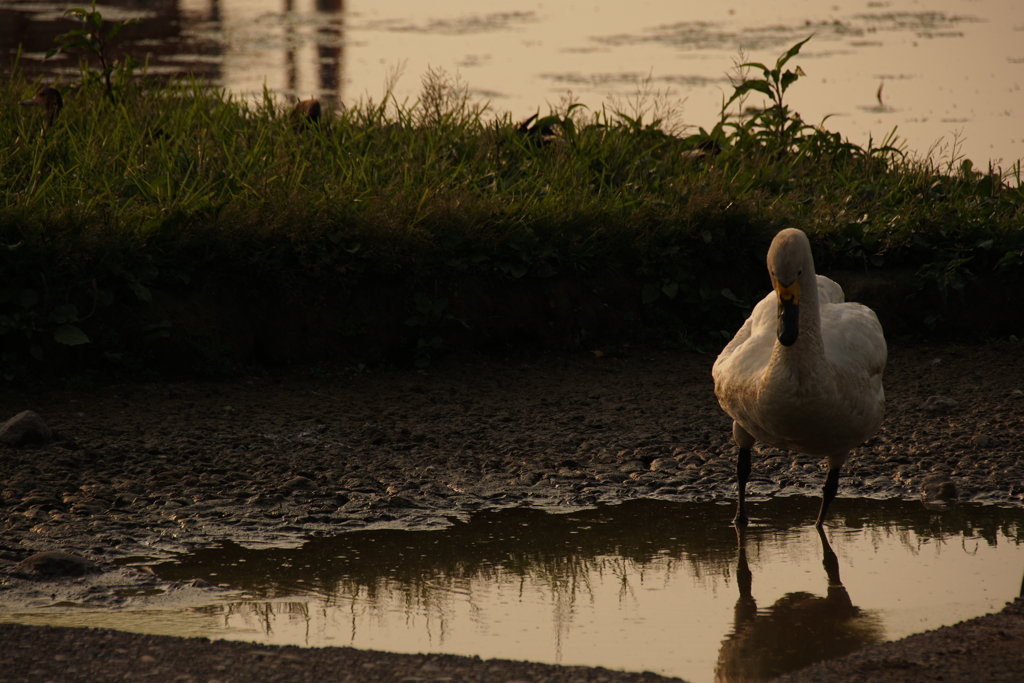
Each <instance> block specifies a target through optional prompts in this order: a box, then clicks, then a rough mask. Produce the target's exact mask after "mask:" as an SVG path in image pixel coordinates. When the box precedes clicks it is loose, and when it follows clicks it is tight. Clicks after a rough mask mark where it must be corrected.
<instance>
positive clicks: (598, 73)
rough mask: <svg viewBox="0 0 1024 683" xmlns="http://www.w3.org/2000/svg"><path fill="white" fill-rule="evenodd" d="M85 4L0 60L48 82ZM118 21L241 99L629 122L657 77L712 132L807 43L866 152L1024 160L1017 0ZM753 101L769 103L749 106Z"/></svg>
mask: <svg viewBox="0 0 1024 683" xmlns="http://www.w3.org/2000/svg"><path fill="white" fill-rule="evenodd" d="M82 4H83V3H74V2H72V3H67V4H65V3H53V2H35V1H32V0H20V1H18V0H0V53H2V54H0V58H2V59H3V62H4V63H3V68H4V69H5V70H8V69H9V68H10V66H9V65H10V63H11V60H12V59H13V55H14V54H15V53H16V51H17V48H18V45H22V46H23V47H22V49H23V54H22V66H23V68H24V69H25V70H26V71H29V72H31V73H45V75H46V77H47V78H52V77H54V76H55V75H58V74H63V76H62V77H63V78H65V79H68V78H73V76H74V70H75V60H74V59H68V58H66V59H63V60H57V61H54V62H49V63H47V64H45V65H44V64H42V62H41V60H42V57H43V55H44V54H45V52H46V50H48V49H49V48H50V47H51V46H52V45H53V37H54V36H55V35H57V34H58V33H60V32H62V31H64V30H67V29H68V28H69V27H70V26H71V25H70V24H69V23H68V22H66V20H65V21H61V20H60V17H61V14H62V12H63V11H64V10H65V9H66V8H68V7H75V6H80V5H82ZM100 9H101V11H102V12H103V13H104V16H107V17H110V18H113V19H119V18H125V17H139V18H141V19H142V20H143V21H142V23H141V24H140V25H139V26H135V27H131V28H130V29H129V30H128V31H127V32H125V33H124V34H123V35H124V36H125V39H126V41H125V43H124V45H123V48H124V49H125V50H126V51H128V52H130V53H131V54H133V55H135V56H136V58H143V57H144V56H145V55H146V54H147V53H148V54H150V55H151V65H152V68H153V70H154V71H157V72H174V73H182V72H187V71H191V72H194V73H197V74H199V75H201V76H203V77H206V78H208V79H210V80H212V81H213V82H215V83H217V84H220V85H222V86H223V87H225V88H227V89H229V90H231V91H232V92H235V93H238V94H245V95H253V94H256V93H260V92H262V88H263V86H264V84H265V85H266V86H267V87H268V88H269V89H270V90H271V91H272V92H274V93H276V94H279V95H281V96H282V98H284V97H295V96H300V97H309V96H311V95H315V96H318V97H320V98H322V99H327V100H336V101H339V102H342V103H345V104H352V103H353V102H356V101H358V100H359V99H360V98H365V97H368V96H369V97H372V98H374V99H375V100H379V99H380V98H381V96H382V92H383V89H384V84H385V82H386V81H387V80H388V77H389V74H393V73H395V72H396V71H397V72H400V73H401V74H402V76H401V78H400V79H399V80H398V82H397V85H396V87H395V88H394V91H393V92H394V95H395V96H396V97H397V98H398V99H399V100H408V101H410V102H411V101H413V100H415V98H416V96H417V94H418V93H419V91H420V87H421V77H422V76H423V75H424V74H425V73H426V72H427V70H428V68H435V69H437V68H440V69H444V70H445V71H446V72H448V73H449V74H452V75H455V74H458V76H459V77H460V78H461V79H462V80H463V82H465V83H466V84H467V85H468V86H469V88H470V91H471V93H472V94H473V96H474V97H476V98H478V99H480V100H486V101H488V102H490V105H491V107H492V109H493V110H494V111H495V112H496V113H500V112H511V113H512V114H513V116H514V117H515V118H517V119H518V118H525V117H526V116H528V115H529V114H532V113H534V112H536V111H537V110H538V109H540V110H541V111H542V112H544V113H546V111H547V110H548V107H549V105H557V104H558V103H559V102H561V101H563V100H564V98H566V96H567V93H569V92H570V91H571V93H572V94H571V97H572V98H573V99H574V100H577V101H580V102H582V103H584V104H585V105H587V106H588V107H590V108H591V109H595V108H600V107H601V106H603V105H608V104H609V103H610V102H613V101H617V102H618V103H619V106H620V108H623V109H625V110H626V111H630V107H629V104H628V101H629V100H630V99H631V98H632V99H634V100H635V95H636V93H637V89H638V87H640V84H641V83H642V82H643V81H645V80H648V81H649V88H650V89H651V90H652V91H659V92H661V93H662V94H663V95H664V96H665V101H667V102H682V109H681V111H682V116H681V122H682V123H685V124H689V125H693V126H703V127H705V128H710V127H711V126H713V125H714V124H715V122H716V121H717V118H718V115H719V112H720V108H721V104H722V102H723V98H727V97H728V96H729V95H730V94H731V88H730V85H729V74H730V72H731V71H732V70H733V65H734V63H736V61H737V58H738V56H739V54H740V52H741V51H742V52H743V53H744V54H745V55H746V59H748V60H753V61H759V62H764V63H767V64H773V63H774V61H775V58H776V57H777V56H778V55H779V54H781V53H782V52H784V51H785V50H786V49H788V48H789V47H790V46H791V45H793V44H795V43H796V42H798V41H799V40H802V39H803V38H806V37H807V36H809V35H812V34H813V35H814V38H813V39H812V40H811V41H810V42H809V43H808V44H807V45H805V46H804V49H803V51H802V52H801V54H800V55H799V58H798V59H796V60H795V61H794V62H791V64H792V65H799V66H800V67H801V68H802V69H803V70H804V72H805V73H806V74H807V76H806V78H803V79H801V80H800V81H799V82H798V83H797V84H796V85H795V86H794V87H793V88H792V89H791V90H790V94H789V99H790V103H791V105H792V106H793V108H794V109H795V110H796V111H798V112H800V114H801V115H802V116H803V117H804V119H805V120H806V121H808V122H811V123H818V122H820V121H822V120H824V119H825V117H830V118H829V119H828V120H827V121H826V123H825V125H826V127H828V128H829V129H831V130H836V131H839V132H841V133H842V134H844V135H845V136H847V137H849V138H850V139H851V140H853V141H854V142H857V143H859V144H866V143H867V141H868V139H869V136H870V137H871V138H873V139H874V140H875V141H876V142H878V141H880V140H882V139H883V138H884V137H885V136H886V135H887V134H888V133H890V132H891V131H892V130H893V129H896V132H897V134H898V135H899V136H900V137H901V138H902V139H904V140H905V143H906V148H907V150H908V151H909V152H912V153H914V154H915V155H917V156H924V155H927V154H931V155H932V157H933V158H935V159H936V160H937V161H939V162H940V163H947V162H950V161H953V160H956V159H959V158H960V157H963V156H966V157H969V158H971V159H972V160H973V161H974V162H975V164H976V165H978V166H984V165H985V164H986V163H987V162H989V161H992V162H994V163H996V164H998V165H1001V166H1002V167H1003V168H1004V169H1008V168H1009V167H1010V165H1011V164H1012V163H1013V162H1014V161H1016V160H1019V159H1021V158H1022V157H1024V125H1022V121H1021V119H1022V116H1024V91H1022V90H1021V86H1022V85H1024V3H1020V2H1017V1H1016V0H857V1H854V2H847V1H845V0H835V1H834V2H828V3H823V2H814V1H811V0H757V1H756V2H752V1H749V0H735V1H731V2H720V3H715V2H694V1H692V0H648V1H643V0H637V1H636V2H613V1H612V0H578V1H565V2H532V1H530V0H526V1H525V2H524V1H523V0H517V1H516V2H508V1H505V2H503V1H502V0H496V1H494V2H488V3H486V4H485V3H480V2H478V1H475V0H447V1H446V2H433V3H426V2H422V1H421V0H374V1H373V2H367V1H361V0H118V1H115V2H104V3H102V4H101V5H100ZM748 104H751V105H757V104H759V102H757V100H756V99H754V98H751V99H750V100H748Z"/></svg>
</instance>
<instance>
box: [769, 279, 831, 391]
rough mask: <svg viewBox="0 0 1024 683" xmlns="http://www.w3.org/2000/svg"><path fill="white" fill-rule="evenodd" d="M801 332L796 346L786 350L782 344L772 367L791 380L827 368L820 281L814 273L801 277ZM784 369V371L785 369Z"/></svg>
mask: <svg viewBox="0 0 1024 683" xmlns="http://www.w3.org/2000/svg"><path fill="white" fill-rule="evenodd" d="M799 317H800V318H799V326H800V327H799V329H800V332H799V334H798V335H797V339H796V342H794V343H793V345H792V346H783V345H782V344H781V343H779V342H778V341H776V342H775V348H774V349H773V351H772V360H771V362H770V363H769V365H770V366H781V367H784V368H785V369H786V372H787V374H789V375H791V376H797V377H800V376H803V375H805V374H807V373H810V372H816V369H817V368H820V367H821V366H822V365H823V364H825V362H826V361H825V343H824V342H823V341H822V337H821V309H820V308H819V304H818V278H817V276H816V275H815V274H814V272H813V271H811V272H810V273H804V274H803V275H801V276H800V309H799ZM781 367H780V369H781Z"/></svg>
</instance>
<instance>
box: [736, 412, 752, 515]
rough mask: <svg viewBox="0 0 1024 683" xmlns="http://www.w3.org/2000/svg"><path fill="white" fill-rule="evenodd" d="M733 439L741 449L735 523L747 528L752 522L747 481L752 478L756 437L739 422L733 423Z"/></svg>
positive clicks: (737, 476) (738, 458) (738, 465)
mask: <svg viewBox="0 0 1024 683" xmlns="http://www.w3.org/2000/svg"><path fill="white" fill-rule="evenodd" d="M732 438H733V440H734V441H735V442H736V445H737V446H739V447H740V450H739V454H738V455H737V456H736V518H735V519H734V520H733V523H734V524H736V526H746V525H747V524H748V523H749V522H750V520H749V519H748V518H747V505H746V501H747V479H748V478H749V477H750V449H751V448H752V447H753V446H754V437H752V436H751V435H750V434H749V433H747V430H745V429H744V428H743V427H741V426H740V425H739V423H738V422H733V423H732Z"/></svg>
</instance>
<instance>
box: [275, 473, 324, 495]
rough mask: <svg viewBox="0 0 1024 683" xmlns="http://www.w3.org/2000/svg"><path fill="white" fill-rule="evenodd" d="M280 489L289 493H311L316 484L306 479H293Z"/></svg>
mask: <svg viewBox="0 0 1024 683" xmlns="http://www.w3.org/2000/svg"><path fill="white" fill-rule="evenodd" d="M281 487H282V488H285V489H288V490H289V491H312V490H313V489H315V488H316V487H317V486H316V482H315V481H313V480H312V479H310V478H308V477H302V476H298V477H293V478H291V479H289V480H288V481H286V482H285V483H284V484H282V485H281Z"/></svg>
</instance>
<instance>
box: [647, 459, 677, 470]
mask: <svg viewBox="0 0 1024 683" xmlns="http://www.w3.org/2000/svg"><path fill="white" fill-rule="evenodd" d="M678 467H679V463H678V462H676V460H675V458H657V459H656V460H653V461H652V462H651V471H652V472H665V471H667V470H674V469H677V468H678Z"/></svg>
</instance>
